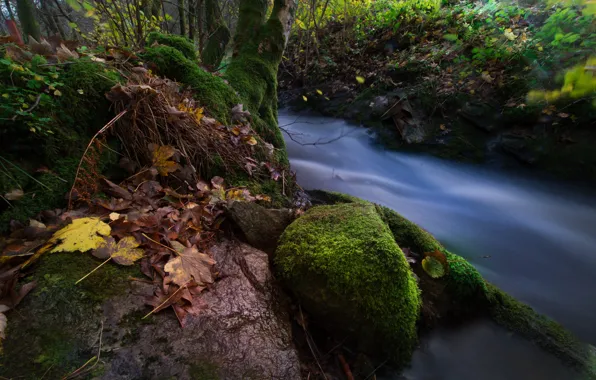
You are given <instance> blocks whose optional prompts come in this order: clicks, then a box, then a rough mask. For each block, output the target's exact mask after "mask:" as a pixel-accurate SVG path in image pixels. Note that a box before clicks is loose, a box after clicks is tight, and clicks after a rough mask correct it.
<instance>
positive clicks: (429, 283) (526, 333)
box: [278, 191, 596, 379]
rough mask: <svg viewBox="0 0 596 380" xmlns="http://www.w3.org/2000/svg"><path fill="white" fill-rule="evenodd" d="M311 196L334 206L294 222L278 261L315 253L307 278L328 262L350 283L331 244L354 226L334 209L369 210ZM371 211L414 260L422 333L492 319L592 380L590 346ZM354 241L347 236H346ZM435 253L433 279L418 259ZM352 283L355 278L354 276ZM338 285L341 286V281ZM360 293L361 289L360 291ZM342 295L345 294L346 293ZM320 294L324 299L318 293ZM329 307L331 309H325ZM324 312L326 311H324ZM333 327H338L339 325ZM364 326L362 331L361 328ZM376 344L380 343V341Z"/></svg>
mask: <svg viewBox="0 0 596 380" xmlns="http://www.w3.org/2000/svg"><path fill="white" fill-rule="evenodd" d="M313 195H316V198H317V199H319V200H327V201H328V202H330V203H334V204H335V206H322V207H317V208H314V209H312V210H311V211H309V212H307V213H306V214H305V215H304V217H307V216H309V213H310V212H313V210H314V212H313V214H314V215H310V216H309V219H310V220H307V221H304V226H302V228H299V227H298V226H300V224H301V223H300V222H301V219H302V218H300V219H298V220H296V221H295V222H294V223H293V224H292V225H290V227H288V230H287V231H286V233H284V235H283V236H282V238H281V239H280V246H279V248H278V252H280V251H281V254H282V255H283V254H284V252H283V251H282V250H289V251H290V252H293V253H295V252H307V253H308V252H318V254H313V253H309V254H308V257H307V258H310V259H311V262H312V263H314V264H313V265H311V266H310V269H308V270H307V273H309V272H313V271H316V270H317V268H319V269H320V268H325V269H324V270H319V272H318V273H324V274H326V273H329V272H330V270H329V269H328V268H332V267H331V265H329V264H328V262H331V263H332V265H334V266H341V268H342V273H344V274H345V273H348V274H349V276H348V277H347V278H349V279H350V282H351V280H352V278H354V277H355V275H356V274H357V273H358V272H357V270H358V266H357V265H355V264H352V265H349V264H346V260H344V258H345V256H344V255H343V254H341V252H342V250H343V251H346V250H347V249H346V248H344V246H343V243H336V242H335V241H336V240H339V241H340V242H343V240H344V239H345V237H344V236H341V235H340V234H341V233H342V232H344V231H350V229H349V228H348V227H346V224H348V223H353V222H354V221H355V219H356V218H357V217H356V216H355V215H353V214H352V215H350V213H345V211H344V212H343V213H342V212H339V209H335V208H337V207H341V206H344V207H346V206H348V205H352V207H354V208H355V210H357V209H358V208H366V207H370V206H371V205H372V204H370V203H369V202H366V201H363V200H361V199H358V198H354V197H351V196H348V195H343V194H339V193H328V192H324V191H317V192H314V193H313ZM374 208H375V211H376V213H377V214H378V215H379V216H380V218H381V220H382V221H383V222H384V224H385V225H386V226H387V227H389V230H390V231H391V234H392V237H393V239H394V242H396V243H397V244H398V245H399V246H400V247H402V249H403V250H404V252H406V251H407V252H408V255H409V257H410V258H416V260H414V263H413V264H412V265H411V266H412V268H413V270H414V272H415V274H416V275H417V277H418V279H419V280H418V284H417V286H418V288H419V289H420V290H421V292H422V307H421V321H420V322H421V323H419V325H420V326H421V327H422V328H427V329H428V328H432V327H434V326H435V325H437V324H438V323H446V322H449V321H453V320H455V321H456V322H458V323H461V322H464V321H467V320H471V319H474V318H491V319H492V320H493V321H495V322H496V323H498V324H499V325H501V326H503V327H505V328H507V329H508V330H510V331H512V332H513V333H515V334H518V335H520V336H521V337H523V338H525V339H527V340H529V341H531V342H533V343H534V344H536V345H538V346H539V347H541V348H542V349H544V350H545V351H548V352H550V353H552V354H553V355H555V356H556V357H558V358H559V359H560V360H561V361H562V362H564V363H565V364H567V365H569V366H571V367H573V368H575V369H576V370H578V371H579V372H582V373H583V375H584V376H585V378H586V379H596V368H595V367H594V365H593V363H595V362H596V349H595V348H594V347H593V346H591V345H588V344H585V343H583V342H581V341H580V340H578V339H577V338H576V337H575V336H573V335H572V334H571V333H570V332H569V331H567V330H566V329H565V328H564V327H562V326H561V325H559V324H558V323H556V322H555V321H553V320H551V319H549V318H548V317H546V316H543V315H541V314H539V313H537V312H536V311H534V310H533V309H532V308H531V307H529V306H527V305H524V304H523V303H521V302H519V301H517V300H515V299H514V298H513V297H511V296H510V295H508V294H506V293H505V292H503V291H502V290H500V289H498V288H497V287H495V286H494V285H492V284H489V283H487V282H486V280H484V279H483V278H482V276H481V275H480V273H479V272H478V271H477V270H476V269H475V268H474V267H473V266H472V265H471V264H470V263H468V262H467V261H466V260H465V259H464V258H462V257H460V256H458V255H455V254H453V253H451V252H449V251H447V250H446V249H445V248H444V247H443V246H442V245H441V243H439V242H438V241H437V240H436V239H435V238H434V237H433V236H432V235H431V234H430V233H428V232H427V231H425V230H423V229H422V228H420V227H419V226H417V225H416V224H414V223H412V222H411V221H409V220H408V219H406V218H404V217H403V216H401V215H400V214H399V213H397V212H395V211H393V210H391V209H389V208H387V207H383V206H379V205H374ZM333 218H336V219H338V220H341V224H342V225H343V227H341V228H339V227H335V228H333V227H332V226H335V225H339V222H336V223H334V221H333V220H332V219H333ZM329 219H331V220H329ZM373 219H374V218H371V219H369V220H368V222H367V225H368V226H369V228H370V226H373V227H372V228H373V229H375V227H374V226H375V224H374V222H373ZM324 222H331V223H329V226H330V227H328V228H329V230H330V232H329V235H327V234H325V233H324V232H323V231H325V229H324V227H321V226H323V224H324ZM295 226H296V227H295ZM304 227H309V228H310V231H309V230H305V228H304ZM357 230H359V231H360V232H361V233H365V231H366V230H365V229H361V228H357ZM380 231H382V227H376V232H374V233H373V232H370V234H371V235H372V236H379V235H381V234H383V232H380ZM286 234H291V235H292V236H293V237H294V238H293V239H290V237H289V236H286ZM355 235H356V234H355V233H354V232H353V230H352V231H351V232H350V236H355ZM356 236H357V235H356ZM319 240H324V241H325V242H326V244H325V245H322V248H323V249H321V251H320V252H319V251H317V249H320V248H318V247H317V246H316V245H315V243H318V241H319ZM368 243H369V244H368V247H378V246H379V245H378V244H373V243H372V241H369V242H368ZM356 246H357V245H356ZM325 247H333V249H324V248H325ZM406 248H407V250H406ZM437 250H438V251H440V252H442V253H443V254H444V255H445V256H446V259H447V265H448V271H447V273H446V274H445V275H444V276H443V277H441V278H438V279H433V278H431V277H430V276H429V275H428V274H427V273H426V272H425V271H424V270H423V269H422V266H421V263H420V260H419V258H420V257H422V255H423V254H424V253H426V252H434V251H437ZM338 252H340V254H338ZM416 254H417V255H416ZM302 255H304V254H302ZM281 257H282V259H281V261H283V262H285V263H288V262H289V263H292V264H293V265H294V266H293V267H292V269H291V271H292V272H297V273H302V272H301V271H302V270H303V269H302V266H303V265H304V264H303V263H302V261H301V260H300V257H298V258H295V259H288V258H284V256H281ZM331 258H334V259H335V260H337V261H338V262H337V263H335V262H333V261H330V260H331ZM347 262H350V263H352V262H353V261H352V260H349V261H347ZM394 265H395V264H394ZM287 269H288V268H286V271H287ZM278 270H279V269H278ZM282 270H283V267H282ZM385 270H386V269H385ZM318 273H317V272H315V274H316V275H317V276H318V277H317V276H315V277H316V279H317V280H318V281H319V282H318V285H315V286H321V287H322V286H327V287H328V286H330V285H329V284H330V283H329V282H326V283H325V282H323V284H321V282H322V281H321V278H320V274H318ZM382 273H383V271H381V272H378V274H382ZM282 275H283V273H282ZM286 276H287V275H286ZM355 278H359V277H358V276H356V277H355ZM300 280H301V278H293V280H292V283H291V284H292V285H290V286H291V287H292V288H293V289H297V290H298V292H297V293H298V294H299V297H300V295H301V294H302V292H303V291H301V288H302V289H308V284H306V285H304V284H302V283H301V282H300ZM339 281H342V279H341V278H340V280H339ZM343 281H346V280H345V279H344V280H343ZM363 289H366V287H363ZM345 291H347V292H349V291H348V290H347V289H346V290H344V292H345ZM295 292H296V290H295ZM319 294H324V293H323V292H319ZM364 294H365V293H363V291H362V290H360V289H358V291H354V292H353V295H357V297H354V298H355V299H356V300H357V301H358V300H361V299H362V296H363V295H364ZM386 294H387V293H386V292H382V293H381V292H379V293H378V294H376V295H372V296H371V298H373V299H375V302H378V303H379V304H384V301H383V300H384V297H386ZM367 296H368V295H367ZM301 298H302V299H306V300H310V299H314V300H316V295H314V296H309V295H308V294H306V295H302V297H301ZM331 299H332V300H333V301H335V300H336V299H337V297H332V298H331ZM333 306H334V305H331V306H329V307H333ZM305 307H306V306H305ZM323 307H327V306H326V305H323ZM351 312H352V310H351V309H346V312H345V315H351V314H352V313H351ZM338 323H341V321H339V322H338ZM363 326H365V325H364V324H363ZM361 331H367V330H366V328H361ZM378 342H382V340H379V341H378Z"/></svg>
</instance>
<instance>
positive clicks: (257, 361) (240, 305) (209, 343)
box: [102, 241, 300, 380]
mask: <svg viewBox="0 0 596 380" xmlns="http://www.w3.org/2000/svg"><path fill="white" fill-rule="evenodd" d="M212 253H213V255H214V258H215V260H216V261H217V268H218V270H219V271H220V274H221V277H222V279H221V280H220V281H218V282H217V283H216V284H215V286H214V287H213V289H212V290H210V291H209V292H207V293H205V294H204V295H203V296H202V297H201V300H202V301H203V302H204V303H205V305H206V307H207V309H206V310H205V311H204V312H203V313H201V314H200V315H199V316H196V317H190V318H189V319H188V323H187V325H186V326H185V327H184V328H180V326H179V324H178V321H177V320H176V319H175V318H173V317H172V316H171V315H170V316H166V315H165V314H161V315H157V317H158V318H157V323H153V324H151V325H142V326H141V327H140V328H139V329H138V331H137V332H136V334H138V340H137V342H136V343H135V344H132V345H130V346H127V347H123V348H121V349H118V350H116V351H115V352H114V354H115V356H114V358H113V359H112V360H110V362H109V363H108V366H107V368H106V372H105V373H104V375H103V376H102V379H106V380H107V379H130V378H152V379H155V378H170V377H173V378H176V379H195V378H196V379H199V378H200V379H210V378H216V379H299V378H300V364H299V361H298V356H297V353H296V351H295V349H294V346H293V343H292V336H291V326H290V319H289V317H288V314H287V313H286V312H285V310H284V309H283V307H282V305H283V302H284V300H283V295H282V294H281V292H280V291H279V289H278V288H277V287H276V286H275V285H274V283H273V282H272V280H273V279H272V276H271V272H270V271H269V262H268V257H267V255H266V254H265V253H264V252H261V251H259V250H257V249H255V248H252V247H250V246H248V245H246V244H243V243H238V242H229V241H228V242H224V243H221V244H218V245H217V246H216V247H214V248H213V249H212ZM148 358H152V360H151V362H150V363H148Z"/></svg>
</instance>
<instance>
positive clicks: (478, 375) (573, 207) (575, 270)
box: [279, 113, 596, 380]
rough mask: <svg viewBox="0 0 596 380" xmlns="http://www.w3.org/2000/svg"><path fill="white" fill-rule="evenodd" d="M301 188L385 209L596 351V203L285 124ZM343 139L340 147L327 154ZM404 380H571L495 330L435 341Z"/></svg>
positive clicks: (345, 131) (314, 127) (337, 130)
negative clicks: (416, 226)
mask: <svg viewBox="0 0 596 380" xmlns="http://www.w3.org/2000/svg"><path fill="white" fill-rule="evenodd" d="M279 123H280V125H281V126H284V125H285V129H287V130H288V131H290V132H291V133H292V139H293V140H297V141H300V142H302V143H313V142H317V145H301V144H299V143H297V142H295V141H293V140H292V139H290V138H288V136H285V137H286V143H287V147H288V153H289V156H290V162H291V165H292V168H293V170H295V171H296V173H297V177H298V183H299V184H300V185H301V186H303V187H304V188H305V189H324V190H333V191H340V192H344V193H348V194H351V195H355V196H358V197H361V198H364V199H367V200H370V201H373V202H377V203H380V204H383V205H385V206H388V207H390V208H392V209H394V210H396V211H398V212H400V213H401V214H403V215H404V216H405V217H407V218H409V219H410V220H412V221H414V222H416V223H418V224H419V225H420V226H422V227H423V228H425V229H426V230H428V231H429V232H431V233H432V234H433V235H434V236H435V237H437V238H438V239H439V240H440V241H441V242H442V243H443V244H444V245H445V246H446V247H447V248H448V249H449V250H451V251H453V252H455V253H457V254H459V255H461V256H463V257H465V258H466V259H468V260H469V261H470V262H471V263H473V264H474V265H475V266H476V268H478V270H479V271H480V272H481V273H482V274H483V275H484V277H485V278H486V279H488V280H489V281H490V282H492V283H494V284H496V285H497V286H499V287H500V288H502V289H503V290H505V291H507V292H509V293H510V294H512V295H513V296H515V297H517V298H518V299H520V300H522V301H524V302H526V303H528V304H529V305H531V306H532V307H534V308H535V309H536V310H537V311H539V312H542V313H544V314H547V315H549V316H550V317H552V318H554V319H555V320H557V321H558V322H560V323H561V324H563V325H564V326H565V327H567V328H568V329H570V330H571V331H573V332H574V333H576V334H577V335H578V336H579V337H580V338H581V339H583V340H584V341H586V342H589V343H592V344H596V327H595V323H594V322H595V321H596V196H590V194H589V192H588V191H585V189H583V190H580V189H577V188H575V187H572V186H567V187H565V186H562V185H559V184H553V183H550V182H545V181H542V180H537V179H534V180H533V179H528V176H527V175H526V176H524V178H522V177H521V176H514V175H511V174H508V175H505V174H503V173H499V172H496V171H493V170H489V169H486V168H483V167H480V166H471V165H466V164H461V163H456V162H449V161H443V160H439V159H436V158H431V157H426V156H420V155H412V154H404V153H398V152H390V151H385V150H383V149H382V148H381V147H380V146H379V145H378V144H375V143H374V142H373V141H372V139H371V137H370V136H369V135H368V134H367V131H366V130H365V129H363V128H359V127H354V126H351V125H349V124H347V123H346V122H344V121H341V120H337V119H330V118H322V117H315V116H305V115H300V116H298V115H295V114H289V113H286V114H284V113H280V116H279ZM338 136H342V137H341V138H339V139H337V140H335V141H333V142H331V143H329V144H322V143H324V142H326V141H330V140H334V139H335V138H337V137H338ZM406 377H407V378H408V379H429V380H430V379H454V380H456V379H457V380H467V379H469V380H477V379H520V380H521V379H524V380H525V379H570V378H571V377H572V375H571V374H569V373H567V372H566V369H565V368H563V367H562V366H561V365H560V364H559V363H558V362H557V361H556V360H553V358H551V357H550V356H549V355H546V354H544V353H543V352H541V351H540V350H538V349H537V348H536V347H534V346H532V345H530V344H528V343H527V342H525V341H523V340H521V339H519V338H516V337H512V336H510V334H508V333H507V332H505V331H503V330H501V329H500V328H496V327H495V326H493V325H492V324H490V323H478V324H475V325H472V326H466V327H465V328H462V329H459V330H457V331H437V332H435V333H433V334H432V335H431V336H430V337H429V338H427V339H426V340H425V341H423V342H422V347H421V349H420V350H418V352H416V354H415V356H414V359H413V362H412V368H411V369H410V370H409V371H408V373H406Z"/></svg>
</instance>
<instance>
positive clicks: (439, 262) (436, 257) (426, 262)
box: [422, 249, 449, 278]
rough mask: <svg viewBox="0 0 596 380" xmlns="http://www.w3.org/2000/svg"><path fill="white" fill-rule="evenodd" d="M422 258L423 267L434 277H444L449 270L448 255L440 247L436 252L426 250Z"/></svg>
mask: <svg viewBox="0 0 596 380" xmlns="http://www.w3.org/2000/svg"><path fill="white" fill-rule="evenodd" d="M424 256H425V257H424V259H422V269H424V271H425V272H426V273H427V274H428V275H429V276H431V277H432V278H440V277H443V276H444V275H445V274H446V273H447V271H448V270H449V264H448V263H447V256H445V254H444V253H443V252H441V251H439V250H438V249H437V250H435V251H434V252H425V253H424Z"/></svg>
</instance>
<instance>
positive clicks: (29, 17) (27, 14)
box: [17, 0, 41, 40]
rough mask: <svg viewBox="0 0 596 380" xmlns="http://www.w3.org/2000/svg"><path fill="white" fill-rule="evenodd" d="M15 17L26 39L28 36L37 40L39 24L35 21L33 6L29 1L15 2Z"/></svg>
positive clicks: (19, 0) (18, 0) (20, 0)
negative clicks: (17, 18) (17, 17)
mask: <svg viewBox="0 0 596 380" xmlns="http://www.w3.org/2000/svg"><path fill="white" fill-rule="evenodd" d="M17 15H18V16H19V21H20V22H21V28H22V29H23V34H24V35H25V38H26V39H29V36H31V37H33V38H35V39H36V40H39V37H40V35H41V34H40V31H39V24H38V23H37V20H36V19H35V6H33V2H32V1H31V0H17Z"/></svg>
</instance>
